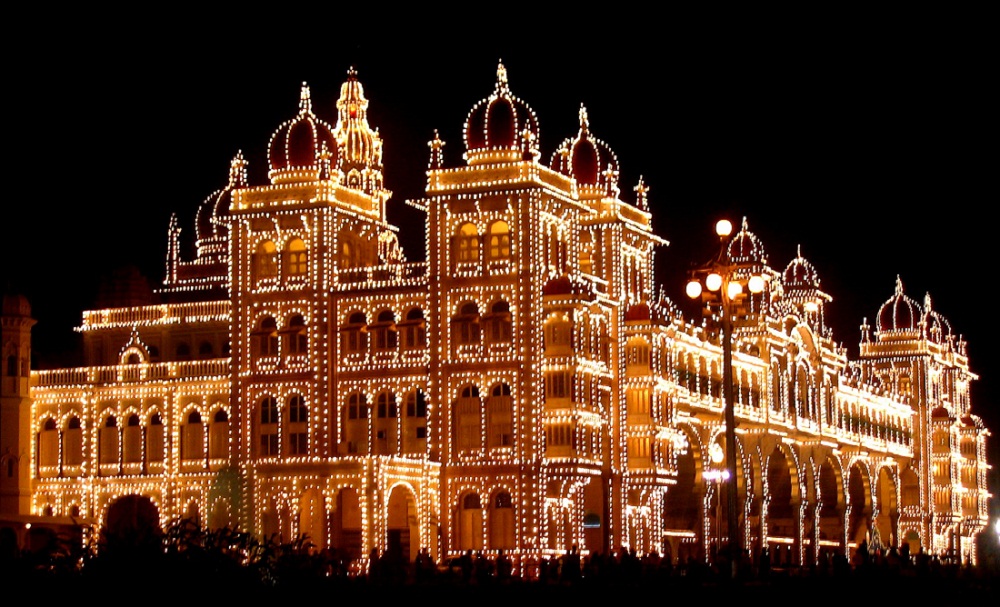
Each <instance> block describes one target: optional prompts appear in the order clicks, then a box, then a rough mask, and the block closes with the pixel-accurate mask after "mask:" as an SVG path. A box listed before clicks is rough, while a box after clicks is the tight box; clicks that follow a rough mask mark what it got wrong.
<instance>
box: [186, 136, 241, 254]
mask: <svg viewBox="0 0 1000 607" xmlns="http://www.w3.org/2000/svg"><path fill="white" fill-rule="evenodd" d="M246 185H247V162H246V160H244V159H243V152H242V151H241V152H237V154H236V157H235V158H233V160H232V162H231V163H230V164H229V184H228V185H226V187H224V188H222V189H221V190H216V191H215V192H212V193H211V194H209V196H208V197H207V198H206V199H205V200H203V201H202V203H201V206H199V207H198V214H197V216H196V218H195V232H196V234H195V248H196V255H197V257H198V259H199V260H202V261H206V262H209V263H211V262H214V261H222V260H224V259H226V258H227V257H226V256H227V255H228V254H229V206H230V204H231V203H232V201H233V190H234V189H237V188H244V187H246Z"/></svg>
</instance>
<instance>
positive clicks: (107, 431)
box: [99, 415, 119, 464]
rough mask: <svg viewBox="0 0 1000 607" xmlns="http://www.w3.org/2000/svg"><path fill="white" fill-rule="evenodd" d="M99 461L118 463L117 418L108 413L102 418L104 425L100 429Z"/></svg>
mask: <svg viewBox="0 0 1000 607" xmlns="http://www.w3.org/2000/svg"><path fill="white" fill-rule="evenodd" d="M99 435H100V439H99V440H100V463H101V464H117V463H118V448H119V443H118V420H117V419H116V418H115V416H114V415H109V416H108V417H107V418H106V419H105V420H104V426H103V427H102V428H101V429H100V432H99Z"/></svg>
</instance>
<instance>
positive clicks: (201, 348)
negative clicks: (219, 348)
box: [198, 341, 215, 358]
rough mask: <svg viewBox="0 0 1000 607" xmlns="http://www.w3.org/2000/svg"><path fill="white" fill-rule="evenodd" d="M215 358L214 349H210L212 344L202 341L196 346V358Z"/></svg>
mask: <svg viewBox="0 0 1000 607" xmlns="http://www.w3.org/2000/svg"><path fill="white" fill-rule="evenodd" d="M214 356H215V348H213V347H212V342H210V341H203V342H201V344H199V345H198V358H213V357H214Z"/></svg>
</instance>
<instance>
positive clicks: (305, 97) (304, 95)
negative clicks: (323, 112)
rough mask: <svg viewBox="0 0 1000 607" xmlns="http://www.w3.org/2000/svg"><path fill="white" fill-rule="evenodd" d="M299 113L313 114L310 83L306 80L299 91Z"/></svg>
mask: <svg viewBox="0 0 1000 607" xmlns="http://www.w3.org/2000/svg"><path fill="white" fill-rule="evenodd" d="M299 114H312V97H311V96H310V94H309V85H308V84H306V83H305V82H303V83H302V88H301V89H300V91H299Z"/></svg>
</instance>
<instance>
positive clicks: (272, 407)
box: [257, 396, 281, 457]
mask: <svg viewBox="0 0 1000 607" xmlns="http://www.w3.org/2000/svg"><path fill="white" fill-rule="evenodd" d="M257 421H258V431H257V433H258V437H259V442H258V444H259V445H260V456H261V457H277V456H278V455H280V454H281V451H280V447H281V442H280V440H279V435H278V401H277V400H275V399H274V397H273V396H265V397H264V398H262V399H261V400H260V402H259V403H258V404H257Z"/></svg>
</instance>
